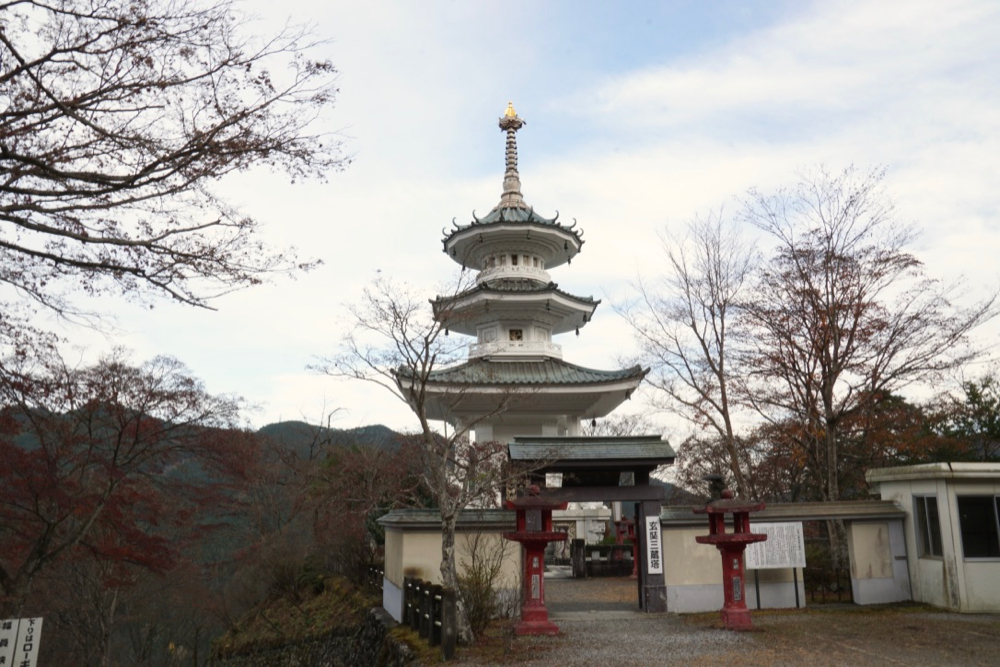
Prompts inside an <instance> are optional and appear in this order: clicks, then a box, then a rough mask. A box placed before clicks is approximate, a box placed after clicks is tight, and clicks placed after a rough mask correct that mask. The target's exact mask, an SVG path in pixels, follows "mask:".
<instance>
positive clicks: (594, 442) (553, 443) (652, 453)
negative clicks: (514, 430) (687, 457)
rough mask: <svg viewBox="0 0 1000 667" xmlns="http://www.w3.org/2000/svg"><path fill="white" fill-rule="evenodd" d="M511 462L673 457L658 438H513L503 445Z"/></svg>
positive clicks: (672, 451)
mask: <svg viewBox="0 0 1000 667" xmlns="http://www.w3.org/2000/svg"><path fill="white" fill-rule="evenodd" d="M507 451H508V452H509V453H510V458H511V460H514V461H540V460H544V459H551V458H557V459H559V460H561V461H593V460H606V459H625V460H627V459H641V460H650V459H652V460H663V459H673V458H674V457H675V456H676V454H675V453H674V450H673V448H672V447H671V446H670V443H668V442H667V441H666V440H663V439H661V438H660V436H658V435H653V436H638V437H618V438H614V437H611V438H514V442H512V443H511V444H509V445H507Z"/></svg>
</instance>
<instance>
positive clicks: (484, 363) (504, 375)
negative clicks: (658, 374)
mask: <svg viewBox="0 0 1000 667" xmlns="http://www.w3.org/2000/svg"><path fill="white" fill-rule="evenodd" d="M648 373H649V369H648V368H643V367H642V366H639V365H635V366H629V367H628V368H622V369H618V370H611V371H606V370H600V369H595V368H586V367H585V366H577V365H576V364H571V363H569V362H566V361H562V360H557V359H545V360H541V361H519V362H506V361H496V362H494V361H490V360H488V359H474V360H471V361H466V362H464V363H461V364H456V365H454V366H450V367H448V368H441V369H435V370H432V371H431V372H430V373H428V375H427V381H426V384H427V387H428V388H430V387H431V386H432V385H434V386H439V385H440V386H446V385H447V386H451V385H453V386H456V387H463V388H464V389H467V388H468V387H470V386H475V387H477V388H482V389H484V390H492V389H490V388H493V389H495V390H500V391H502V390H504V388H506V387H510V386H523V387H559V386H564V387H584V386H586V387H590V386H604V385H612V384H618V383H622V382H625V383H630V382H633V381H634V382H635V383H638V382H641V381H642V379H643V378H645V377H646V375H647V374H648ZM394 375H395V376H396V379H397V383H401V382H403V381H405V379H406V378H409V377H410V376H411V375H412V373H411V372H410V371H409V369H407V368H403V367H401V368H398V369H396V371H395V372H394Z"/></svg>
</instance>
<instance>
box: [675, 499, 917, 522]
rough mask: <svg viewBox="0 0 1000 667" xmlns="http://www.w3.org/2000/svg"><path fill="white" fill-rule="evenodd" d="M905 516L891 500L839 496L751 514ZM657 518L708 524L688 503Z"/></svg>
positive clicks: (782, 517) (766, 517) (753, 518)
mask: <svg viewBox="0 0 1000 667" xmlns="http://www.w3.org/2000/svg"><path fill="white" fill-rule="evenodd" d="M905 516H906V512H905V511H903V508H901V507H900V506H899V505H898V504H896V502H895V501H892V500H840V501H836V502H829V503H767V507H766V508H765V509H764V510H763V511H761V512H754V513H753V514H751V515H750V523H751V526H752V525H753V524H754V523H769V522H772V521H823V520H826V519H844V520H851V519H853V520H865V519H868V520H876V519H901V518H903V517H905ZM660 521H661V522H662V523H663V524H665V525H677V526H684V525H692V526H698V525H704V526H707V525H708V516H707V515H705V514H695V513H694V512H693V511H692V510H691V508H690V507H681V506H668V507H664V508H663V510H662V511H661V512H660Z"/></svg>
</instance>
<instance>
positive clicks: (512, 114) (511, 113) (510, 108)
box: [503, 102, 517, 118]
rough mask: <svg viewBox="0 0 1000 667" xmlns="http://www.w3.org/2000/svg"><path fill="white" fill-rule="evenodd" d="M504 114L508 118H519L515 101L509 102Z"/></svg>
mask: <svg viewBox="0 0 1000 667" xmlns="http://www.w3.org/2000/svg"><path fill="white" fill-rule="evenodd" d="M503 115H504V116H506V117H507V118H517V112H516V111H514V103H513V102H507V111H505V112H504V114H503Z"/></svg>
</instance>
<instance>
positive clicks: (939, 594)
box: [865, 463, 1000, 612]
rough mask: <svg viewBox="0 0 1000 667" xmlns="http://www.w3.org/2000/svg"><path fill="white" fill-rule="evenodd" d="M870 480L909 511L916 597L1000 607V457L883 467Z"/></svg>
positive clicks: (972, 608) (961, 606)
mask: <svg viewBox="0 0 1000 667" xmlns="http://www.w3.org/2000/svg"><path fill="white" fill-rule="evenodd" d="M865 479H866V480H867V481H868V483H869V484H871V485H872V488H873V490H874V491H875V492H876V493H879V494H880V495H881V497H882V499H883V500H892V501H895V502H896V503H897V504H898V505H899V506H900V507H902V508H903V509H904V510H906V514H907V516H906V530H905V533H906V563H907V566H908V569H909V577H910V590H911V593H912V595H913V599H914V600H916V601H918V602H926V603H928V604H932V605H935V606H937V607H945V608H947V609H951V610H954V611H963V612H987V611H989V612H998V611H1000V463H927V464H923V465H915V466H904V467H899V468H877V469H873V470H869V471H868V472H867V474H866V475H865Z"/></svg>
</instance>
